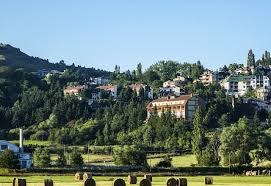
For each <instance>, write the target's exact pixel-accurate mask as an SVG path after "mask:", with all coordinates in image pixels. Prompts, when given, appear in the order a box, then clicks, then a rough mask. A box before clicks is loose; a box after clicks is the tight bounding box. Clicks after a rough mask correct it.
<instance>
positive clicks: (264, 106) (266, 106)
mask: <svg viewBox="0 0 271 186" xmlns="http://www.w3.org/2000/svg"><path fill="white" fill-rule="evenodd" d="M243 103H247V104H251V105H253V107H254V108H255V110H256V111H260V110H265V111H266V112H270V111H271V105H270V103H269V102H268V101H263V100H259V99H253V98H248V99H244V100H243Z"/></svg>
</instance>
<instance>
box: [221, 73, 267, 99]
mask: <svg viewBox="0 0 271 186" xmlns="http://www.w3.org/2000/svg"><path fill="white" fill-rule="evenodd" d="M221 85H222V87H224V89H225V90H226V93H227V94H228V95H233V96H236V97H238V96H243V95H244V94H245V93H246V91H247V89H248V88H249V87H250V88H252V89H254V90H257V89H260V88H264V89H266V90H267V89H269V88H270V80H269V78H268V77H267V76H255V75H251V76H248V75H231V76H229V77H228V78H226V79H225V80H224V81H222V82H221Z"/></svg>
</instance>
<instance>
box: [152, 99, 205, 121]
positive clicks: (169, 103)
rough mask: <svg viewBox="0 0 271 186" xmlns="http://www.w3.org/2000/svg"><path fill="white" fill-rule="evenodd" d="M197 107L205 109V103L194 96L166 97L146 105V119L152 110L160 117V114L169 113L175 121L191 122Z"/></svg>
mask: <svg viewBox="0 0 271 186" xmlns="http://www.w3.org/2000/svg"><path fill="white" fill-rule="evenodd" d="M198 107H202V109H205V101H204V100H203V99H202V98H201V97H199V96H196V95H182V96H180V97H174V96H168V97H162V98H159V99H156V100H153V101H152V102H150V103H149V104H148V105H147V112H148V118H149V117H150V115H151V113H152V112H153V110H154V109H157V113H158V115H159V116H161V114H162V112H166V111H171V112H172V113H174V114H175V116H176V118H177V119H183V120H186V121H192V118H193V115H194V113H195V111H196V109H197V108H198Z"/></svg>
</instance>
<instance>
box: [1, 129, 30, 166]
mask: <svg viewBox="0 0 271 186" xmlns="http://www.w3.org/2000/svg"><path fill="white" fill-rule="evenodd" d="M5 149H9V150H11V151H12V152H14V153H15V155H17V156H18V158H19V163H20V167H21V168H30V167H31V166H32V157H31V155H30V154H29V153H25V152H24V150H23V130H22V129H20V147H18V146H17V145H14V144H12V143H10V142H8V141H5V140H0V153H2V152H3V151H4V150H5Z"/></svg>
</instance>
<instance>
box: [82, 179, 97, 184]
mask: <svg viewBox="0 0 271 186" xmlns="http://www.w3.org/2000/svg"><path fill="white" fill-rule="evenodd" d="M84 186H96V182H95V180H94V179H92V178H88V179H86V180H84Z"/></svg>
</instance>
